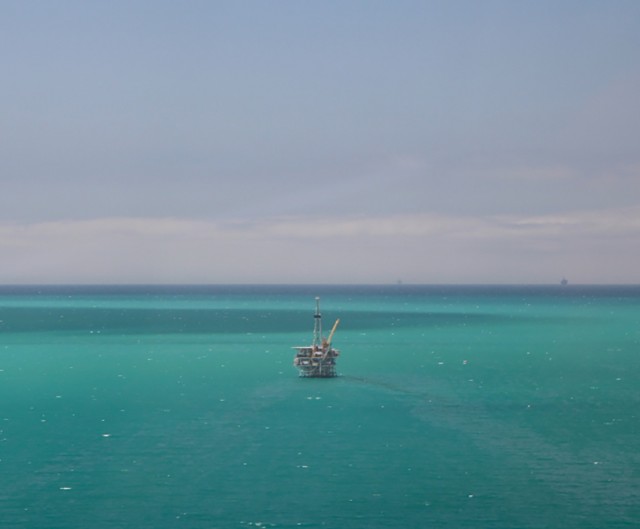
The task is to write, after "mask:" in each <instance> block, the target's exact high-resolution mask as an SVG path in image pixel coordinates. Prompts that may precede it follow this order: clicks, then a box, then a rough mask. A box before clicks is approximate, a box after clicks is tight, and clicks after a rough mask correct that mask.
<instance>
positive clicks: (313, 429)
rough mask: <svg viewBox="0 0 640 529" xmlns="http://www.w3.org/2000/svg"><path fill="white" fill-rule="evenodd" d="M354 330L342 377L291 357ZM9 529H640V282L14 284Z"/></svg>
mask: <svg viewBox="0 0 640 529" xmlns="http://www.w3.org/2000/svg"><path fill="white" fill-rule="evenodd" d="M316 295H319V296H321V298H322V311H323V314H324V322H325V327H327V330H328V328H329V327H330V325H331V324H332V323H333V321H334V319H335V318H338V317H339V318H340V319H341V325H340V327H339V329H338V331H337V333H336V337H335V339H334V345H335V346H336V347H337V348H339V349H340V350H341V351H342V355H341V357H340V358H339V363H338V368H339V369H338V371H339V372H340V373H341V376H340V377H339V378H335V379H302V378H299V377H298V376H297V373H296V371H295V369H294V368H293V367H292V358H293V350H292V349H291V347H292V346H295V345H304V344H307V343H308V342H309V341H310V340H311V331H312V327H313V318H312V315H313V311H314V309H315V304H314V297H315V296H316ZM0 320H1V322H0V472H1V476H2V479H1V481H0V520H1V522H2V527H3V528H4V527H6V528H28V529H31V528H43V529H44V528H47V529H55V528H60V529H63V528H64V529H75V528H78V529H79V528H83V529H84V528H87V527H91V528H107V527H108V528H114V527H117V528H140V527H153V528H156V529H164V528H180V527H185V528H249V527H308V528H314V527H326V528H344V529H351V528H354V529H355V528H378V527H380V528H382V527H406V528H440V527H447V528H449V527H450V528H556V527H557V528H581V529H582V528H623V527H638V526H639V525H640V456H639V455H638V447H639V446H640V443H639V441H640V428H639V426H640V424H639V420H638V419H639V411H638V404H639V401H640V383H639V382H638V381H639V380H640V288H638V287H580V286H568V287H563V288H561V287H412V286H404V285H402V286H389V287H346V286H344V287H326V286H325V287H276V286H270V287H266V286H263V287H248V286H247V287H12V288H10V287H2V288H0Z"/></svg>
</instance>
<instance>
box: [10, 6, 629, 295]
mask: <svg viewBox="0 0 640 529" xmlns="http://www.w3.org/2000/svg"><path fill="white" fill-rule="evenodd" d="M0 64H2V78H1V80H2V82H1V83H0V283H52V282H53V283H60V282H62V283H68V282H81V283H122V282H137V283H158V282H164V283H185V282H186V283H202V282H209V283H261V282H269V283H273V282H275V283H292V282H295V283H299V282H320V283H326V282H329V283H351V282H364V283H388V282H395V281H396V280H397V279H402V280H403V281H404V282H406V283H414V282H415V283H458V282H464V283H556V282H558V281H559V280H560V279H561V278H562V277H563V276H566V277H567V278H569V280H570V281H571V282H575V283H590V282H596V283H640V95H639V94H640V2H638V1H636V0H630V1H622V0H602V1H589V0H577V1H562V0H553V1H545V0H536V1H533V0H532V1H524V0H522V1H510V0H505V1H480V0H477V1H455V0H446V1H428V0H419V1H410V0H393V1H391V0H388V1H377V0H367V1H349V0H342V1H331V0H321V1H320V0H318V1H313V2H312V1H303V0H288V1H278V0H271V1H239V0H234V1H228V2H227V1H214V0H207V1H205V0H185V1H176V0H174V1H166V0H137V1H136V0H127V1H120V0H110V1H108V2H103V1H90V0H77V1H72V0H60V1H57V2H52V1H46V0H42V1H37V0H34V1H28V2H27V1H24V0H0Z"/></svg>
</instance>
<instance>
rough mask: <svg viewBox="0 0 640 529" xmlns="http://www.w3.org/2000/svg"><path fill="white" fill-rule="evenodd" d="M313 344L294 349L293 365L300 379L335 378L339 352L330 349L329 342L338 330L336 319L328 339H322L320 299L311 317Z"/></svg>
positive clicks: (338, 321)
mask: <svg viewBox="0 0 640 529" xmlns="http://www.w3.org/2000/svg"><path fill="white" fill-rule="evenodd" d="M313 318H314V325H313V343H312V344H311V345H308V346H302V347H294V349H296V350H297V351H298V352H297V353H296V356H295V357H294V359H293V365H294V366H295V367H297V368H298V373H299V374H300V376H301V377H314V378H329V377H335V376H337V373H336V358H337V357H338V355H340V351H338V350H337V349H334V348H333V347H331V340H332V339H333V335H334V334H335V332H336V329H337V328H338V324H339V323H340V320H339V319H337V320H336V322H335V323H334V324H333V328H332V329H331V332H330V333H329V337H328V338H323V337H322V314H320V298H316V313H315V314H314V316H313Z"/></svg>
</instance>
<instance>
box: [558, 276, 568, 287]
mask: <svg viewBox="0 0 640 529" xmlns="http://www.w3.org/2000/svg"><path fill="white" fill-rule="evenodd" d="M560 284H561V285H562V286H563V287H564V286H566V285H568V284H569V281H568V280H567V278H566V277H563V278H562V281H560Z"/></svg>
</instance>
